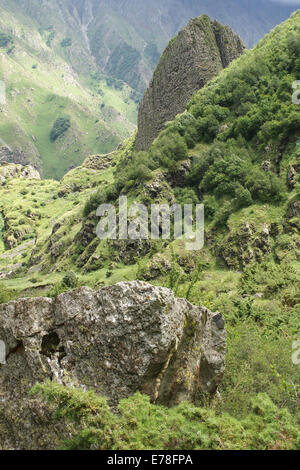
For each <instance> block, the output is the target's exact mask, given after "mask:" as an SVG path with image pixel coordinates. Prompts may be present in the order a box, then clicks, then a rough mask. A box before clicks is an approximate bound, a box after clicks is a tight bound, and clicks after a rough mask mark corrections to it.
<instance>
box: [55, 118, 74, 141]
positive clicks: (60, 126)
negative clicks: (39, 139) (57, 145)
mask: <svg viewBox="0 0 300 470" xmlns="http://www.w3.org/2000/svg"><path fill="white" fill-rule="evenodd" d="M70 127H71V119H70V117H69V116H64V117H60V118H58V119H56V121H55V123H54V124H53V127H52V130H51V132H50V140H51V141H52V142H55V140H56V139H58V137H60V136H61V135H63V134H64V133H65V132H67V130H68V129H69V128H70Z"/></svg>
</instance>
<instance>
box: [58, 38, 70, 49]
mask: <svg viewBox="0 0 300 470" xmlns="http://www.w3.org/2000/svg"><path fill="white" fill-rule="evenodd" d="M60 45H61V47H70V46H72V39H71V38H64V39H63V40H62V41H61V43H60Z"/></svg>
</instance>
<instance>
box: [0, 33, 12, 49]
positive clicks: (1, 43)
mask: <svg viewBox="0 0 300 470" xmlns="http://www.w3.org/2000/svg"><path fill="white" fill-rule="evenodd" d="M12 41H13V39H12V36H11V35H10V34H6V33H1V32H0V47H5V46H7V45H8V44H9V43H11V42H12Z"/></svg>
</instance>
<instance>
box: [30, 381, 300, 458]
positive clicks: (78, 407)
mask: <svg viewBox="0 0 300 470" xmlns="http://www.w3.org/2000/svg"><path fill="white" fill-rule="evenodd" d="M31 393H32V394H34V395H40V396H42V397H45V398H46V399H47V400H48V401H49V402H50V403H53V404H54V405H55V407H56V412H55V418H56V419H66V420H68V421H71V422H73V423H74V425H75V429H76V430H75V433H74V435H73V437H72V438H71V439H69V440H67V441H65V442H64V443H63V444H62V446H61V448H62V449H67V450H88V449H99V450H100V449H101V450H119V451H120V450H158V449H160V450H200V449H203V450H204V449H206V450H218V449H219V450H226V449H227V450H228V449H232V450H237V449H255V450H258V449H262V450H268V449H282V450H283V449H297V448H299V438H300V433H299V430H298V429H297V427H296V425H295V422H294V420H293V417H292V416H291V415H290V414H289V412H288V411H287V410H286V409H285V408H282V409H279V408H277V407H276V405H274V403H273V402H272V401H271V400H270V398H269V397H268V396H267V395H264V394H259V395H258V396H257V397H256V398H255V399H254V400H253V403H252V409H251V412H250V413H249V415H248V416H247V417H246V418H245V419H243V420H241V421H238V420H237V419H235V418H233V417H231V416H229V415H228V414H224V415H221V416H218V415H216V413H215V412H214V411H212V410H209V409H205V408H198V407H195V406H194V405H192V404H190V403H187V402H184V403H181V404H180V405H179V406H176V407H175V408H171V409H169V408H165V407H163V406H157V405H153V404H151V403H150V398H149V397H148V396H146V395H141V394H140V393H136V394H135V395H134V396H132V397H130V398H127V399H124V400H121V402H120V404H119V407H118V410H119V413H118V414H113V413H112V412H111V411H110V409H109V407H108V405H107V403H106V400H105V399H104V398H102V397H100V396H98V395H96V394H95V393H94V392H92V391H90V392H83V391H81V390H78V389H72V388H67V387H64V386H62V385H58V384H55V383H53V382H48V383H46V384H43V385H36V386H35V387H34V388H33V390H32V391H31Z"/></svg>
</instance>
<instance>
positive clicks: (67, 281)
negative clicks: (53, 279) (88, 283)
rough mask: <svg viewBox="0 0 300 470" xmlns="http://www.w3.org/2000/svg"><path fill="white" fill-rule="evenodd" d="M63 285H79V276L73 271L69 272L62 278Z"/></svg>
mask: <svg viewBox="0 0 300 470" xmlns="http://www.w3.org/2000/svg"><path fill="white" fill-rule="evenodd" d="M62 285H64V286H66V287H70V289H74V288H75V287H77V286H78V278H77V276H76V274H75V273H74V272H73V271H69V272H67V273H66V274H65V275H64V277H63V280H62Z"/></svg>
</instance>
